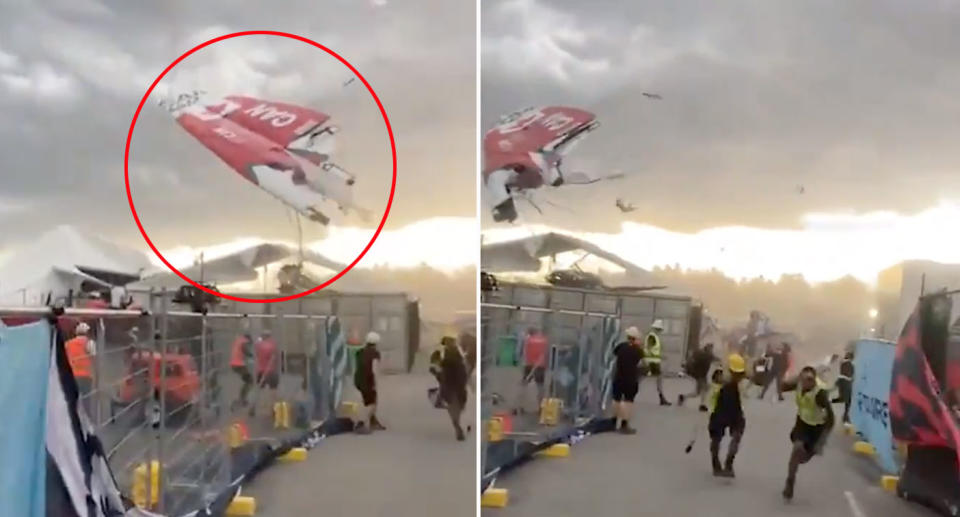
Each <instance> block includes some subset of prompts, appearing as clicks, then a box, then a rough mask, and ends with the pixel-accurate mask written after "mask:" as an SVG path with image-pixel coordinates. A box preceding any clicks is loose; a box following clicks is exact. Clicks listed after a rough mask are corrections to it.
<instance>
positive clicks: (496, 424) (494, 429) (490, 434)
mask: <svg viewBox="0 0 960 517" xmlns="http://www.w3.org/2000/svg"><path fill="white" fill-rule="evenodd" d="M487 440H488V441H491V442H499V441H500V440H503V418H500V417H498V416H495V417H493V418H491V419H490V421H489V422H487Z"/></svg>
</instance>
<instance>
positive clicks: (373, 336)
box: [366, 331, 380, 345]
mask: <svg viewBox="0 0 960 517" xmlns="http://www.w3.org/2000/svg"><path fill="white" fill-rule="evenodd" d="M366 342H367V343H369V344H373V345H377V344H380V334H377V333H376V332H373V331H370V332H367V340H366Z"/></svg>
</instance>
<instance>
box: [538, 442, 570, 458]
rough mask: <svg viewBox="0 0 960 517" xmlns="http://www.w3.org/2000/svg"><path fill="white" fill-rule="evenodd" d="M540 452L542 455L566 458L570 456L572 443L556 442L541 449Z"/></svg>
mask: <svg viewBox="0 0 960 517" xmlns="http://www.w3.org/2000/svg"><path fill="white" fill-rule="evenodd" d="M538 454H540V455H541V456H546V457H547V458H566V457H567V456H570V444H568V443H555V444H553V445H551V446H550V447H547V448H546V449H544V450H542V451H540V452H539V453H538Z"/></svg>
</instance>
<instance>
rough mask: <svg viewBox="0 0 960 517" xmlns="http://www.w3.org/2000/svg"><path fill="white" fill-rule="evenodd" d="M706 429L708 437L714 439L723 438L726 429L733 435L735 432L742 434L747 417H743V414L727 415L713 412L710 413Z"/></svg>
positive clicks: (745, 428) (745, 427) (745, 426)
mask: <svg viewBox="0 0 960 517" xmlns="http://www.w3.org/2000/svg"><path fill="white" fill-rule="evenodd" d="M707 430H708V431H709V432H710V438H712V439H714V440H719V439H721V438H723V436H724V434H726V433H727V432H728V431H729V432H730V436H733V435H734V434H735V433H739V434H740V435H743V432H744V431H746V430H747V419H745V418H743V416H740V417H729V416H723V415H720V414H718V413H714V414H712V415H710V423H709V424H708V425H707Z"/></svg>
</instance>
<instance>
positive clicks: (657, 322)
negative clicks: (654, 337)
mask: <svg viewBox="0 0 960 517" xmlns="http://www.w3.org/2000/svg"><path fill="white" fill-rule="evenodd" d="M650 328H652V329H654V330H663V320H653V325H650Z"/></svg>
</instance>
